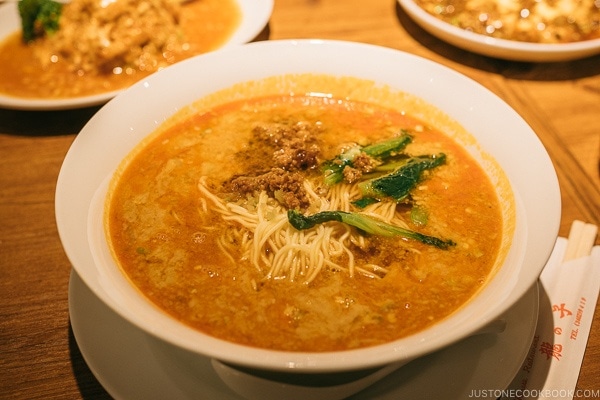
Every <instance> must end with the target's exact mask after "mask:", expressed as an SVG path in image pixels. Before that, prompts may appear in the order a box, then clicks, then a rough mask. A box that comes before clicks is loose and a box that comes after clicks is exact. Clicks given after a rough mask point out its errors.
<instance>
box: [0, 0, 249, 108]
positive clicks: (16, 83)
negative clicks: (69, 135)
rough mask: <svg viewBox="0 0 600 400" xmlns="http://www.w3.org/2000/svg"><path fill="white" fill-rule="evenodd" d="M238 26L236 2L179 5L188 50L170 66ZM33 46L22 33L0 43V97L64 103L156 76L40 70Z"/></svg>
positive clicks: (57, 66) (218, 42)
mask: <svg viewBox="0 0 600 400" xmlns="http://www.w3.org/2000/svg"><path fill="white" fill-rule="evenodd" d="M240 21H241V10H240V9H239V6H238V4H237V2H236V1H235V0H197V1H191V2H188V3H186V4H183V5H182V15H181V21H180V26H181V28H182V31H183V33H184V35H185V37H186V39H187V42H188V43H189V50H187V51H186V52H185V53H184V54H177V55H176V58H174V60H173V61H174V62H177V61H181V60H183V59H186V58H189V57H192V56H194V55H197V54H201V53H206V52H209V51H212V50H216V49H218V48H219V47H221V46H222V45H223V44H224V43H225V42H226V41H227V40H228V39H229V37H231V35H232V34H233V32H234V31H235V29H236V28H237V27H238V26H239V24H240ZM35 46H36V42H33V43H31V44H25V43H24V42H23V41H22V39H21V31H20V30H19V31H17V32H15V33H13V34H12V35H10V36H9V37H8V38H6V39H5V40H4V41H3V42H1V43H0V93H3V94H5V95H10V96H15V97H21V98H38V99H62V98H71V97H79V96H91V95H96V94H100V93H106V92H112V91H115V90H121V89H124V88H126V87H128V86H131V85H132V84H134V83H135V82H137V81H139V80H140V79H142V78H144V77H146V76H148V75H150V74H151V73H153V72H155V71H140V70H129V72H128V73H120V74H113V73H106V74H96V73H87V74H82V75H79V74H77V73H76V72H73V71H70V70H69V69H68V65H66V64H65V63H60V62H59V63H54V64H48V65H47V66H43V65H42V63H41V61H40V60H39V59H38V58H37V57H36V56H35Z"/></svg>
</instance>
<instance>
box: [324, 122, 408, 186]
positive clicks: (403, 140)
mask: <svg viewBox="0 0 600 400" xmlns="http://www.w3.org/2000/svg"><path fill="white" fill-rule="evenodd" d="M411 141H412V136H410V135H409V134H408V133H406V132H405V131H402V134H401V135H400V136H397V137H395V138H392V139H389V140H385V141H382V142H379V143H374V144H371V145H368V146H365V147H360V146H355V147H352V148H350V149H349V150H347V151H345V152H344V153H342V154H340V155H338V156H337V157H335V158H334V159H333V160H329V161H326V162H325V163H324V164H323V167H322V170H323V172H324V175H325V183H326V184H327V185H330V186H331V185H335V184H336V183H339V182H341V181H342V179H343V178H344V175H343V171H344V168H346V167H347V166H348V167H353V166H354V160H355V159H356V157H357V156H358V155H360V154H361V153H364V154H366V155H367V156H369V157H372V158H374V159H376V160H379V161H385V160H386V159H388V158H389V157H391V156H393V155H395V154H397V153H399V152H400V151H402V150H403V149H404V148H405V147H406V145H408V144H409V143H410V142H411Z"/></svg>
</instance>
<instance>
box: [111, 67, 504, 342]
mask: <svg viewBox="0 0 600 400" xmlns="http://www.w3.org/2000/svg"><path fill="white" fill-rule="evenodd" d="M285 80H287V81H290V80H291V81H293V82H302V81H304V80H307V81H310V82H321V83H323V82H325V83H326V85H325V87H329V86H331V88H332V91H331V93H332V94H330V93H329V92H327V94H323V93H309V92H308V91H298V90H297V89H299V88H301V87H302V85H299V86H298V87H293V88H292V90H288V91H281V90H280V88H278V83H279V81H278V80H277V79H275V80H271V81H269V80H266V81H265V82H258V83H256V82H253V83H248V84H246V85H242V86H241V87H240V86H238V87H235V88H232V89H230V90H226V91H224V92H223V93H219V94H217V95H215V96H212V97H211V96H209V98H207V99H203V100H201V101H199V102H198V103H197V104H195V105H193V106H191V107H189V108H188V109H186V110H184V111H182V112H180V113H179V114H178V115H177V116H176V117H175V118H173V119H172V120H170V121H168V122H167V123H165V124H164V125H163V126H162V127H161V128H160V129H159V130H157V132H155V133H154V134H153V135H151V136H150V137H149V138H147V140H145V141H144V142H143V143H142V144H140V145H139V146H138V147H137V148H136V149H135V150H134V151H133V152H132V153H131V154H130V156H129V157H128V158H127V159H126V160H125V161H124V162H123V163H122V165H121V167H120V169H119V171H118V172H117V174H116V175H115V177H114V178H113V181H112V183H111V187H110V189H109V195H108V199H107V203H106V213H105V225H106V231H107V237H108V241H109V243H110V247H111V249H112V252H113V255H114V257H115V259H116V260H117V263H118V264H119V266H120V267H121V268H122V270H123V272H124V274H125V275H126V276H127V277H128V279H129V280H130V281H131V283H132V284H133V285H134V286H135V287H137V288H138V289H139V290H140V291H141V292H142V293H143V294H144V295H145V296H146V297H147V298H148V299H149V300H150V301H151V302H153V303H154V304H156V305H157V306H158V307H160V308H161V309H163V310H164V311H165V312H166V313H168V314H170V315H171V316H173V317H174V318H176V319H177V320H179V321H181V322H183V323H185V324H187V325H189V326H192V327H194V328H196V329H198V330H200V331H202V332H204V333H206V334H209V335H212V336H215V337H217V338H221V339H224V340H227V341H231V342H235V343H238V344H243V345H248V346H254V347H259V348H269V349H275V350H285V351H303V352H304V351H306V352H324V351H337V350H348V349H355V348H363V347H367V346H374V345H378V344H382V343H386V342H389V341H393V340H396V339H399V338H402V337H406V336H409V335H412V334H415V333H417V332H419V331H421V330H423V329H426V328H427V327H430V326H432V325H434V324H435V323H436V322H438V321H441V320H443V319H444V318H446V317H447V316H449V315H451V314H452V313H454V312H455V311H456V310H458V309H459V308H460V307H461V306H462V305H464V304H465V303H466V302H468V301H469V300H470V299H471V298H472V297H473V296H474V295H475V294H476V293H477V292H478V291H480V289H481V288H482V287H483V286H484V285H485V284H486V283H487V282H488V281H489V278H490V277H491V276H492V275H493V274H494V272H495V268H496V266H497V265H499V263H501V259H502V257H503V255H502V254H501V253H502V252H501V247H502V246H503V240H506V237H505V235H504V234H503V233H504V232H505V230H506V222H507V221H504V217H503V215H504V214H505V213H503V207H504V205H503V204H502V201H501V199H499V197H498V194H497V188H496V187H495V186H497V185H498V184H500V185H502V184H505V183H504V182H503V181H502V179H500V181H501V182H500V183H498V179H499V178H498V177H490V176H488V174H487V173H486V172H485V171H484V169H483V168H482V166H481V165H480V164H481V160H476V159H475V158H474V157H473V156H472V155H471V154H470V153H469V152H468V151H467V149H466V148H465V146H464V145H463V143H460V142H461V141H459V140H457V138H456V137H455V136H456V132H454V131H452V132H450V129H449V131H443V130H441V129H439V128H438V126H441V125H442V126H444V124H438V123H437V122H439V120H444V117H443V116H442V115H441V114H440V113H439V112H435V111H433V112H430V111H431V110H430V108H431V107H430V106H425V105H423V104H421V103H420V102H419V101H417V100H415V99H412V98H410V96H406V95H401V94H395V93H390V92H389V91H387V89H383V88H378V87H376V86H375V85H373V84H371V83H367V82H364V81H358V80H355V79H351V78H341V79H340V78H335V79H334V78H329V77H311V76H301V77H288V78H285ZM357 82H358V83H359V85H357ZM292 86H294V84H292ZM337 87H344V88H346V89H347V88H348V87H368V90H367V92H368V95H361V94H360V90H358V89H357V90H354V92H353V95H352V96H350V97H347V96H345V97H337V96H335V93H336V91H335V90H334V89H335V88H337ZM265 88H267V89H265ZM293 89H296V90H293ZM342 92H344V91H342ZM300 93H306V94H300ZM374 98H376V99H379V101H375V100H373V99H374ZM381 99H387V100H386V101H381ZM407 110H409V111H415V112H408V113H407ZM417 110H418V111H417ZM436 119H438V121H435V120H436ZM405 137H408V138H410V139H407V141H406V143H403V145H402V146H396V147H393V149H392V150H390V151H387V152H384V153H385V154H384V155H382V154H383V153H382V152H381V151H380V152H379V153H377V156H374V155H373V154H375V153H376V152H373V151H372V149H373V148H374V146H382V144H389V143H390V142H394V143H397V142H399V141H400V140H399V139H400V138H405ZM378 148H380V147H378ZM350 155H353V156H352V157H350ZM349 159H350V161H348V160H349ZM422 159H435V160H441V161H440V162H439V163H438V164H437V165H435V167H431V168H425V169H423V170H421V171H420V172H419V173H418V174H417V175H414V174H413V175H410V174H408V173H402V174H400V175H403V176H405V175H410V176H412V177H413V178H414V179H412V180H413V185H412V186H411V187H410V190H408V192H407V193H405V194H404V195H402V196H395V195H390V194H389V193H387V192H386V193H381V192H377V193H376V194H375V195H373V190H374V189H373V187H375V186H376V184H375V183H376V182H380V181H379V179H381V178H383V177H385V178H389V176H390V175H391V174H394V173H396V172H397V171H399V170H400V169H401V168H404V167H403V166H406V165H413V164H411V163H414V162H416V161H414V160H422ZM340 165H341V166H342V168H340V170H341V171H342V173H341V177H340V178H339V179H336V180H333V181H332V179H331V177H332V168H333V169H335V168H336V166H340ZM403 171H405V170H403ZM406 171H408V170H406ZM411 171H413V170H411ZM413 172H414V171H413ZM365 199H366V200H367V201H365ZM292 215H295V216H299V218H300V219H301V220H302V221H304V220H305V219H306V221H310V222H311V223H313V222H314V225H312V226H303V227H298V226H297V224H294V223H292ZM315 216H320V218H316V217H315ZM330 217H331V218H330ZM317 220H318V221H317ZM357 221H358V222H357ZM365 221H366V222H365ZM509 225H510V224H509ZM373 226H375V227H376V228H377V229H375V230H371V228H372V227H373ZM390 232H391V233H390Z"/></svg>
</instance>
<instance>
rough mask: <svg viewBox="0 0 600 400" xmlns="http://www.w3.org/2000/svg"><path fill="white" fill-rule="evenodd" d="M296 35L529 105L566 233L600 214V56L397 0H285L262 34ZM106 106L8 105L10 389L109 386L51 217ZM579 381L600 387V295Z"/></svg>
mask: <svg viewBox="0 0 600 400" xmlns="http://www.w3.org/2000/svg"><path fill="white" fill-rule="evenodd" d="M288 38H325V39H342V40H350V41H357V42H365V43H371V44H377V45H382V46H387V47H391V48H395V49H399V50H403V51H406V52H410V53H414V54H417V55H419V56H422V57H425V58H428V59H431V60H434V61H436V62H438V63H441V64H444V65H446V66H449V67H451V68H454V69H456V70H458V71H460V72H461V73H463V74H465V75H467V76H469V77H471V78H473V79H474V80H476V81H478V82H480V83H481V84H483V85H484V86H486V87H487V88H489V89H490V90H491V91H493V92H494V93H496V94H497V95H498V96H500V97H501V98H502V99H504V100H505V101H506V102H507V103H508V104H509V105H510V106H512V107H513V108H514V109H515V110H516V111H517V112H518V113H519V114H521V115H522V116H523V118H524V119H525V120H526V121H527V122H528V123H529V124H530V125H531V126H532V128H533V129H534V131H535V132H536V133H537V134H538V135H539V137H540V139H541V140H542V142H543V143H544V145H545V146H546V148H547V150H548V153H549V154H550V156H551V158H552V160H553V162H554V165H555V167H556V170H557V173H558V177H559V181H560V185H561V189H562V201H563V205H562V220H561V226H560V232H559V233H560V235H561V236H567V235H568V231H569V227H570V225H571V222H572V221H573V220H575V219H579V220H583V221H586V222H591V223H594V224H596V225H600V177H599V149H600V56H595V57H591V58H587V59H583V60H579V61H573V62H564V63H554V64H548V65H545V64H535V63H517V62H509V61H503V60H498V59H493V58H487V57H483V56H479V55H475V54H470V53H468V52H465V51H463V50H460V49H458V48H455V47H452V46H450V45H448V44H446V43H444V42H442V41H440V40H438V39H436V38H434V37H432V36H431V35H429V34H427V33H426V32H425V31H423V30H422V29H420V28H419V27H418V26H416V25H415V24H414V23H413V22H411V20H409V18H408V17H407V16H406V15H405V13H404V12H403V11H402V9H401V8H400V7H399V6H398V5H397V4H396V2H395V1H394V0H328V1H324V0H322V1H320V0H277V1H276V4H275V8H274V12H273V15H272V18H271V20H270V23H269V25H268V26H267V27H266V28H265V30H264V31H263V32H262V34H261V35H260V36H259V38H258V39H259V40H267V39H271V40H272V39H288ZM97 110H98V108H89V109H82V110H73V111H57V112H25V111H13V110H5V109H0V398H2V399H52V398H60V399H78V398H86V399H105V398H109V396H108V394H107V393H106V392H105V391H104V389H103V388H102V387H101V385H100V384H99V383H98V382H97V381H96V379H95V378H94V376H93V375H92V373H91V372H90V370H89V369H88V367H87V366H86V364H85V362H84V361H83V359H82V356H81V354H80V352H79V350H78V347H77V345H76V343H75V341H74V338H73V334H72V331H71V329H70V324H69V315H68V304H67V297H68V281H69V274H70V271H71V265H70V263H69V260H68V259H67V258H66V256H65V254H64V252H63V250H62V247H61V243H60V241H59V237H58V234H57V229H56V224H55V219H54V190H55V184H56V179H57V176H58V172H59V169H60V166H61V162H62V160H63V157H64V155H65V154H66V152H67V150H68V148H69V146H70V145H71V143H72V141H73V139H74V138H75V136H76V135H77V132H78V131H79V130H80V129H81V128H82V126H83V125H84V124H85V123H86V121H87V120H88V119H89V118H90V117H91V116H92V115H93V114H94V113H95V112H96V111H97ZM532 184H535V182H532ZM599 243H600V241H598V240H597V241H596V244H599ZM577 388H578V389H584V390H592V391H596V393H598V390H599V389H600V306H598V307H597V308H596V314H595V319H594V323H593V326H592V332H591V335H590V338H589V342H588V346H587V351H586V355H585V359H584V361H583V367H582V370H581V373H580V376H579V381H578V385H577ZM580 398H582V397H580Z"/></svg>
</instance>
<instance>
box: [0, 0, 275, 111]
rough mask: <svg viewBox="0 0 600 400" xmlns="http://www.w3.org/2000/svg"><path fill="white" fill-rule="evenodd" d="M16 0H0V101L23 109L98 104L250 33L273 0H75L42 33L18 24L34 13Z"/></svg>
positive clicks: (245, 38)
mask: <svg viewBox="0 0 600 400" xmlns="http://www.w3.org/2000/svg"><path fill="white" fill-rule="evenodd" d="M42 2H51V0H42ZM63 3H64V4H63ZM18 4H19V2H17V1H14V2H13V1H9V2H6V3H5V4H4V3H3V4H0V107H2V108H11V109H21V110H61V109H72V108H81V107H89V106H97V105H101V104H104V103H105V102H106V101H108V100H109V99H111V98H112V97H114V96H115V95H116V94H117V93H119V92H120V91H122V90H123V89H125V88H126V87H128V86H129V85H131V84H132V83H134V82H136V81H138V80H140V79H142V78H144V77H145V76H147V75H149V74H151V73H153V72H155V71H156V70H159V69H162V68H165V67H167V66H169V65H171V64H173V63H175V62H178V61H180V60H182V59H185V58H188V57H191V56H194V55H197V54H202V53H206V52H209V51H214V50H218V49H221V48H226V47H229V46H234V45H239V44H243V43H247V42H249V41H252V40H254V39H256V38H257V36H259V34H260V33H261V31H262V30H263V29H264V28H265V26H266V24H267V23H268V21H269V18H270V16H271V12H272V9H273V1H272V0H261V1H258V2H256V1H248V0H227V1H218V0H217V1H215V0H210V1H184V2H180V1H178V0H153V1H150V2H147V4H145V6H143V7H139V6H138V5H139V1H137V0H121V1H113V2H109V3H106V4H104V3H103V2H101V1H93V0H73V1H67V2H60V4H63V5H62V6H60V7H61V8H60V12H59V13H58V17H55V18H56V21H57V24H58V28H57V30H56V31H49V32H48V33H45V31H44V30H42V29H33V26H38V25H41V24H40V23H36V24H31V26H32V28H31V29H27V28H25V29H24V28H23V26H29V25H27V24H25V23H24V22H25V21H26V20H28V19H31V18H35V14H33V13H22V14H21V13H20V11H19V7H18ZM25 8H26V7H25ZM45 8H48V7H45ZM29 10H30V11H31V10H35V8H34V7H29ZM48 19H49V18H48ZM50 26H52V25H50ZM47 29H50V28H47ZM26 31H27V33H25V32H26ZM157 31H159V32H160V34H156V32H157Z"/></svg>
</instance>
